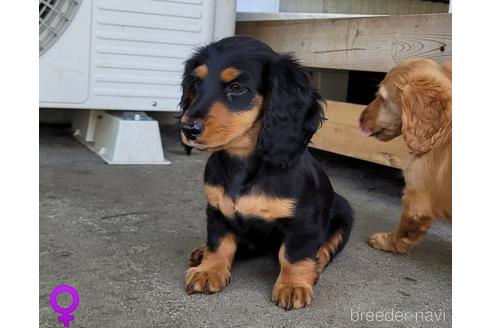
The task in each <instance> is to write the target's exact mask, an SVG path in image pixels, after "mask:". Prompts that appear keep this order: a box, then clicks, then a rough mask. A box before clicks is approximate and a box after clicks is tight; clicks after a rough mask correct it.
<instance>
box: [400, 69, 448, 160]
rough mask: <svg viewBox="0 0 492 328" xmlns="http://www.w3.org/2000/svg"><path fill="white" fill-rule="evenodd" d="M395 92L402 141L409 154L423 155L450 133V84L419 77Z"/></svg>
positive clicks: (438, 78)
mask: <svg viewBox="0 0 492 328" xmlns="http://www.w3.org/2000/svg"><path fill="white" fill-rule="evenodd" d="M399 90H400V103H401V111H402V135H403V139H404V140H405V142H406V144H407V147H408V150H409V152H410V153H411V154H417V155H419V154H424V153H426V152H428V151H430V150H431V149H432V147H433V146H434V145H435V144H436V143H438V142H439V141H440V140H441V139H442V138H443V137H444V136H446V135H448V134H449V133H451V81H450V80H449V79H448V78H447V77H445V76H444V75H442V74H440V75H439V76H437V75H436V76H434V75H431V74H428V73H427V74H420V75H417V76H415V77H413V78H412V79H411V80H410V81H407V83H406V84H405V85H404V86H403V87H399Z"/></svg>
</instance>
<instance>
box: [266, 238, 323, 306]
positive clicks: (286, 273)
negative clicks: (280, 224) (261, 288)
mask: <svg viewBox="0 0 492 328" xmlns="http://www.w3.org/2000/svg"><path fill="white" fill-rule="evenodd" d="M278 259H279V261H280V274H279V276H278V278H277V281H276V282H275V285H274V286H273V291H272V301H273V302H275V304H277V305H278V306H279V307H281V308H284V309H286V310H290V309H292V308H294V309H299V308H303V307H305V306H306V305H309V304H311V302H312V301H313V287H314V285H315V284H316V281H317V280H318V276H319V275H318V270H317V265H316V262H315V261H314V260H312V259H305V260H302V261H298V262H295V263H291V262H290V261H289V260H288V259H287V257H286V254H285V245H282V247H280V251H279V253H278Z"/></svg>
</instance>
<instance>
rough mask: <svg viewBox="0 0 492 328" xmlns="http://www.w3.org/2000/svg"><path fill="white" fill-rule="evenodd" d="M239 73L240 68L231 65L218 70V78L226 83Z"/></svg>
mask: <svg viewBox="0 0 492 328" xmlns="http://www.w3.org/2000/svg"><path fill="white" fill-rule="evenodd" d="M240 74H241V71H240V70H238V69H237V68H234V67H232V66H231V67H228V68H226V69H224V70H223V71H222V72H220V79H221V80H222V82H225V83H228V82H231V81H232V80H234V79H235V78H237V77H238V76H239V75H240Z"/></svg>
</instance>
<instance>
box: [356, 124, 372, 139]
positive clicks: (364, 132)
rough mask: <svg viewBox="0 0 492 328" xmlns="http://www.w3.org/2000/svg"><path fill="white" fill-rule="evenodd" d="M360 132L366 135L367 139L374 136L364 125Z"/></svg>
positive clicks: (360, 127) (361, 126) (360, 126)
mask: <svg viewBox="0 0 492 328" xmlns="http://www.w3.org/2000/svg"><path fill="white" fill-rule="evenodd" d="M359 131H360V132H361V133H362V134H363V135H365V136H366V137H370V136H371V134H372V131H371V130H369V129H368V128H366V127H365V126H363V125H362V124H360V125H359Z"/></svg>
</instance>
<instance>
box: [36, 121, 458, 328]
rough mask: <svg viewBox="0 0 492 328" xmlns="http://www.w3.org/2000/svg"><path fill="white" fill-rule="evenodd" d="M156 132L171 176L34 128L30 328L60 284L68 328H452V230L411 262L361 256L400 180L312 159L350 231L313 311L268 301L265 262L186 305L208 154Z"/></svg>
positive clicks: (387, 222)
mask: <svg viewBox="0 0 492 328" xmlns="http://www.w3.org/2000/svg"><path fill="white" fill-rule="evenodd" d="M162 131H163V138H164V145H165V147H166V155H167V157H168V158H169V159H170V160H171V161H172V165H170V166H110V165H106V164H105V163H104V162H103V161H102V160H101V159H100V158H99V157H98V156H96V155H95V154H94V153H92V152H90V151H89V150H87V149H86V148H85V147H83V146H81V145H80V144H78V143H77V142H76V141H75V140H74V139H73V138H72V137H71V136H70V134H69V133H68V131H67V129H66V128H59V127H54V126H45V125H42V126H41V127H40V268H39V270H40V294H39V302H40V327H61V325H60V324H59V323H56V322H55V320H56V316H57V315H56V314H55V313H54V312H53V311H52V310H51V308H50V305H49V296H50V293H51V291H52V290H53V288H54V287H55V286H57V285H59V284H62V283H66V284H70V285H73V286H74V287H76V289H77V290H78V292H79V295H80V305H79V307H78V309H77V310H76V312H75V313H74V314H75V316H76V320H75V322H74V323H73V324H72V325H71V326H70V327H75V328H77V327H80V328H81V327H85V328H97V327H104V328H112V327H115V328H116V327H118V328H126V327H132V328H134V327H451V227H450V226H447V225H445V224H437V225H436V226H434V227H433V228H432V230H431V231H430V232H429V234H428V236H427V238H426V239H425V240H424V241H423V242H422V243H421V244H419V245H418V246H417V247H416V248H415V250H414V252H413V254H412V256H405V257H404V256H398V255H393V254H388V253H384V252H381V251H377V250H374V249H372V248H370V247H369V246H368V245H367V244H366V240H367V237H368V236H369V234H371V233H373V232H376V231H382V230H389V229H392V228H394V227H395V226H396V224H397V222H398V219H397V218H398V215H399V210H400V199H399V197H400V196H401V189H402V186H403V182H402V179H401V177H400V172H399V171H398V170H394V169H390V168H386V167H383V166H379V165H375V164H370V163H367V162H363V161H358V160H353V159H349V158H345V157H342V156H337V155H333V154H328V153H324V152H318V151H313V153H314V155H315V157H316V158H317V159H318V160H319V161H320V162H322V163H323V165H324V167H325V168H326V171H327V172H328V174H329V176H330V178H331V180H332V183H333V185H334V188H335V190H337V192H339V193H340V194H342V195H344V196H345V197H346V198H347V199H348V200H349V201H350V202H351V203H352V206H353V207H354V209H355V212H356V222H355V226H354V229H353V233H352V236H351V239H350V241H349V243H348V244H347V246H346V248H345V250H344V251H343V252H342V253H341V254H340V255H339V256H338V257H337V258H336V260H335V261H334V262H333V263H332V264H331V265H330V266H328V268H327V269H326V270H325V272H324V273H323V274H322V276H321V278H320V281H319V283H318V285H317V286H316V287H315V295H314V302H313V304H312V305H311V306H309V307H308V308H305V309H302V310H296V311H289V312H286V311H284V310H281V309H280V308H277V307H276V306H275V305H274V304H273V303H272V302H271V301H270V295H271V289H272V287H273V283H274V281H275V279H276V275H277V273H278V265H277V263H275V261H274V260H273V259H272V258H269V257H263V258H256V259H251V260H243V261H240V262H235V264H234V266H233V269H232V280H231V284H230V285H229V286H228V287H227V288H226V289H225V290H224V291H223V292H221V293H219V294H214V295H192V296H188V295H187V294H186V293H185V291H184V288H183V274H184V271H185V269H186V264H187V260H188V255H189V253H190V251H191V250H192V249H193V248H194V247H195V246H197V245H199V244H201V243H202V242H204V240H205V200H204V197H203V195H202V175H203V169H204V166H205V161H206V159H207V154H205V153H197V152H193V154H192V155H191V156H190V157H187V156H186V155H185V154H184V151H183V149H182V148H181V146H180V144H179V143H178V138H177V132H176V130H175V129H174V128H172V127H163V128H162ZM33 269H35V268H33ZM66 301H67V299H66V298H64V297H63V296H62V297H60V302H61V303H63V304H65V306H66V305H67V304H66V303H64V302H66ZM378 311H382V314H379V315H378V314H377V312H378ZM398 311H401V314H398V313H399V312H398ZM427 311H430V312H427ZM360 312H365V314H364V315H361V314H360ZM370 313H373V314H374V317H371V314H370ZM392 314H393V315H392ZM431 314H432V315H433V316H432V317H431ZM376 315H378V316H377V317H376ZM382 315H384V316H385V317H386V318H383V319H384V320H383V321H380V320H381V318H382ZM400 315H401V316H400ZM404 315H406V318H405V317H403V316H404ZM443 315H444V317H443ZM361 318H362V319H361ZM438 318H439V321H437V320H438ZM376 320H378V321H376Z"/></svg>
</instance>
